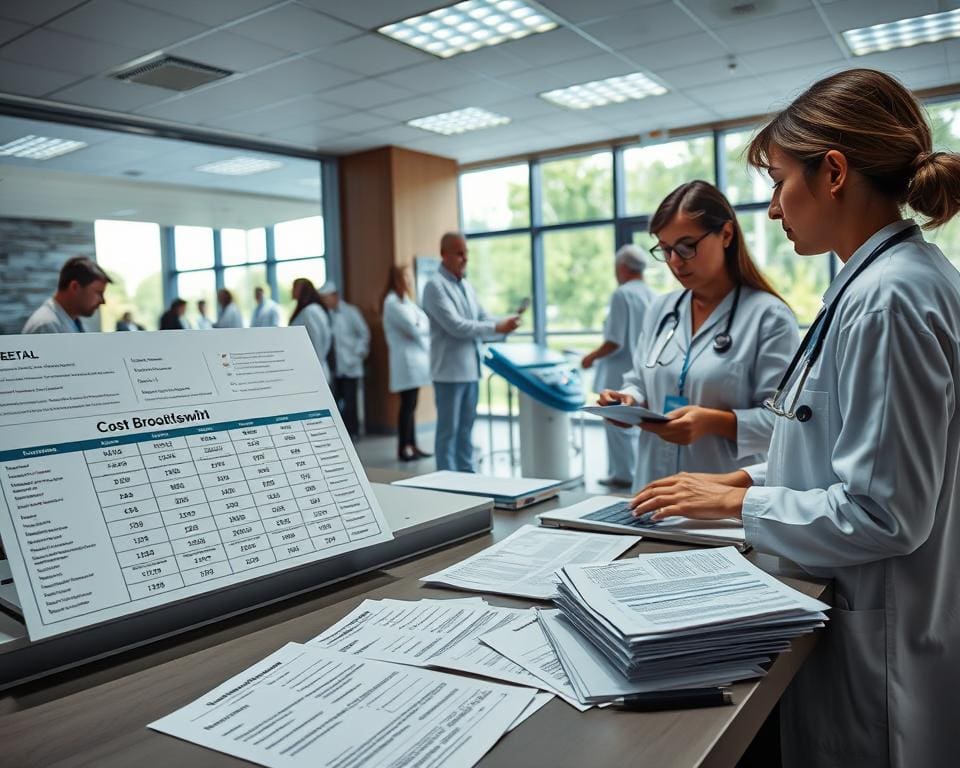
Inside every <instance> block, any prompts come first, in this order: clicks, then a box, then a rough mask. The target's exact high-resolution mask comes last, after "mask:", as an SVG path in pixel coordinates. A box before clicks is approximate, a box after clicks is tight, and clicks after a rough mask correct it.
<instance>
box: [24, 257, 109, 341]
mask: <svg viewBox="0 0 960 768" xmlns="http://www.w3.org/2000/svg"><path fill="white" fill-rule="evenodd" d="M112 282H113V281H112V280H111V279H110V277H109V276H108V275H107V273H106V272H104V271H103V270H102V269H101V268H100V265H99V264H97V262H95V261H94V260H93V259H90V258H87V257H86V256H74V257H73V258H71V259H67V260H66V261H65V262H64V263H63V266H62V267H61V268H60V276H59V278H58V279H57V290H56V293H54V294H53V296H51V297H50V298H48V299H47V300H46V301H44V302H43V304H41V305H40V306H39V307H38V308H37V309H36V310H35V311H34V313H33V314H32V315H30V317H29V318H28V319H27V322H26V323H24V325H23V330H22V331H20V332H21V333H83V331H84V327H83V324H82V323H81V322H80V318H81V317H92V316H93V313H94V312H96V311H97V310H98V309H99V308H100V305H101V304H104V303H105V301H104V298H103V294H104V292H105V291H106V290H107V284H108V283H112Z"/></svg>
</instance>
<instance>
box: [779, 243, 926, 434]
mask: <svg viewBox="0 0 960 768" xmlns="http://www.w3.org/2000/svg"><path fill="white" fill-rule="evenodd" d="M919 233H920V227H918V226H917V225H916V224H914V225H913V226H910V227H907V228H906V229H903V230H901V231H900V232H897V233H896V234H895V235H891V236H890V237H888V238H887V239H886V240H884V241H883V242H882V243H880V245H878V246H877V247H876V248H874V249H873V250H872V251H871V252H870V255H869V256H867V258H865V259H864V260H863V262H861V264H860V266H859V267H857V269H856V271H855V272H854V273H853V274H852V275H851V276H850V279H849V280H847V282H846V283H844V284H843V285H842V286H841V287H840V290H839V291H837V295H836V296H835V297H834V298H833V300H832V301H831V302H830V305H829V306H827V307H824V308H822V309H821V310H820V312H819V313H818V314H817V317H816V319H814V321H813V323H812V325H811V326H810V328H809V329H808V330H807V333H806V334H805V335H804V337H803V341H801V342H800V347H799V348H798V349H797V352H796V354H795V355H794V356H793V360H791V361H790V365H789V366H787V371H786V373H784V374H783V377H782V378H781V379H780V383H779V384H778V385H777V391H776V392H774V394H773V397H771V398H770V399H769V400H765V401H764V403H763V407H764V408H766V409H767V410H768V411H772V412H773V413H775V414H776V415H777V416H783V417H784V418H785V419H791V420H792V419H796V420H797V421H810V419H811V418H813V410H812V409H811V408H810V406H809V405H801V406H800V407H799V408H798V407H797V401H798V400H799V399H800V395H801V393H802V392H803V387H804V385H805V384H806V383H807V377H808V376H809V375H810V369H811V368H813V365H814V363H816V362H817V358H819V357H820V353H821V352H822V351H823V342H824V339H826V338H827V330H828V329H829V328H830V323H832V322H833V317H834V315H836V313H837V307H838V306H839V305H840V297H841V296H843V294H844V293H845V292H846V290H847V288H849V287H850V285H851V284H852V283H853V281H854V280H856V279H857V278H858V277H859V276H860V273H861V272H863V270H865V269H866V268H867V267H869V266H870V265H871V264H873V262H875V261H876V260H877V259H878V258H880V256H881V255H883V253H885V252H886V251H888V250H890V249H891V248H893V246H895V245H897V244H899V243H902V242H903V241H904V240H906V239H907V238H908V237H912V236H913V235H916V234H919ZM808 350H809V354H807V353H808ZM804 354H807V359H806V361H805V362H804V364H803V370H802V371H801V373H800V378H799V380H798V381H797V383H796V385H794V386H791V385H790V383H791V380H792V379H793V376H794V374H795V373H796V372H797V367H798V366H799V365H800V360H801V358H802V357H803V356H804ZM791 389H793V390H794V395H793V400H792V401H791V402H790V405H789V406H788V407H784V399H785V398H786V393H787V392H788V391H789V390H791Z"/></svg>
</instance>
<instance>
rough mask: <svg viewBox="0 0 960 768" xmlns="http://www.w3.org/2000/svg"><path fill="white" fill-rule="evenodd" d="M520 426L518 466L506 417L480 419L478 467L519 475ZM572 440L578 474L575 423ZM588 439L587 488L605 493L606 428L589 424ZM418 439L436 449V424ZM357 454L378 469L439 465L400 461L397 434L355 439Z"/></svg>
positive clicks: (502, 474) (426, 468)
mask: <svg viewBox="0 0 960 768" xmlns="http://www.w3.org/2000/svg"><path fill="white" fill-rule="evenodd" d="M491 427H492V437H493V441H492V445H493V454H492V455H491V453H490V445H491V439H490V438H491ZM517 432H518V429H517V427H516V426H514V444H515V446H516V452H515V457H516V465H515V466H511V462H510V455H509V448H508V446H509V441H508V431H507V422H506V421H505V420H495V421H493V423H492V424H491V422H490V421H488V420H487V419H485V418H478V419H477V422H476V424H475V425H474V430H473V444H474V448H475V450H476V456H477V457H478V466H479V470H480V472H482V473H483V474H490V475H495V476H498V477H509V476H511V475H514V476H515V475H519V474H520V448H519V445H520V441H519V438H518V437H517ZM573 433H574V434H573V442H574V443H575V446H574V447H573V448H572V450H571V461H572V462H573V464H572V466H574V467H576V468H578V469H576V472H577V473H578V474H579V471H580V470H579V467H580V466H581V456H580V453H579V450H578V448H579V444H580V428H579V425H577V426H575V428H574V430H573ZM584 433H585V442H586V447H587V449H586V458H587V461H586V462H585V463H586V490H587V491H588V492H589V493H604V492H606V489H604V487H603V486H602V485H599V484H598V483H597V480H598V479H599V478H601V477H603V476H605V475H606V467H607V444H606V440H605V439H604V436H603V428H602V427H601V426H600V425H598V424H587V426H586V427H585V429H584ZM417 440H418V443H419V445H420V447H421V448H422V449H423V450H425V451H430V452H431V453H432V452H433V425H427V426H424V427H419V428H418V429H417ZM355 444H356V447H357V453H358V454H359V456H360V461H361V462H362V463H363V465H364V466H365V467H376V468H379V469H399V470H402V471H405V472H411V473H416V474H423V473H425V472H433V471H434V470H435V469H436V464H435V463H434V460H433V459H432V458H429V459H420V460H419V461H411V462H401V461H398V460H397V439H396V437H394V436H392V435H391V436H387V437H383V436H379V435H372V436H371V435H368V436H365V437H362V438H360V439H358V440H357V441H356V443H355Z"/></svg>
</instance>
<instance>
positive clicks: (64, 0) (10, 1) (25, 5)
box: [2, 0, 84, 24]
mask: <svg viewBox="0 0 960 768" xmlns="http://www.w3.org/2000/svg"><path fill="white" fill-rule="evenodd" d="M83 3H84V0H43V2H37V0H3V5H2V12H3V17H4V18H6V19H15V20H16V21H24V22H26V23H27V24H43V23H44V22H46V21H49V20H50V19H52V18H53V17H54V16H59V15H60V14H61V13H64V12H66V11H69V10H70V9H71V8H75V7H77V6H80V5H83Z"/></svg>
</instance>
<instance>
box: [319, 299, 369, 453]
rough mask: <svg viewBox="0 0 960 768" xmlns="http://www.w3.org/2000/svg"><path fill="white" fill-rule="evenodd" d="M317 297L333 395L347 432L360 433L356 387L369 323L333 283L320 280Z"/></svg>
mask: <svg viewBox="0 0 960 768" xmlns="http://www.w3.org/2000/svg"><path fill="white" fill-rule="evenodd" d="M320 301H322V302H323V308H324V309H325V310H327V317H328V318H329V320H330V330H331V332H332V333H333V350H334V351H333V357H334V369H333V371H332V373H333V396H334V398H335V399H336V401H337V408H339V409H340V415H341V416H343V424H344V426H345V427H346V428H347V432H349V433H350V435H351V436H352V437H356V436H357V435H359V434H360V416H359V409H358V407H357V390H358V387H359V385H360V380H361V379H362V378H363V361H364V360H366V359H367V355H368V354H369V353H370V327H369V326H368V325H367V321H366V320H364V319H363V314H362V313H361V312H360V310H359V309H357V308H356V307H355V306H354V305H353V304H348V303H347V302H345V301H343V300H342V299H341V298H340V294H339V293H338V291H337V286H336V285H335V284H334V283H332V282H329V281H328V282H326V283H324V285H323V287H322V288H321V289H320Z"/></svg>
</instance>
